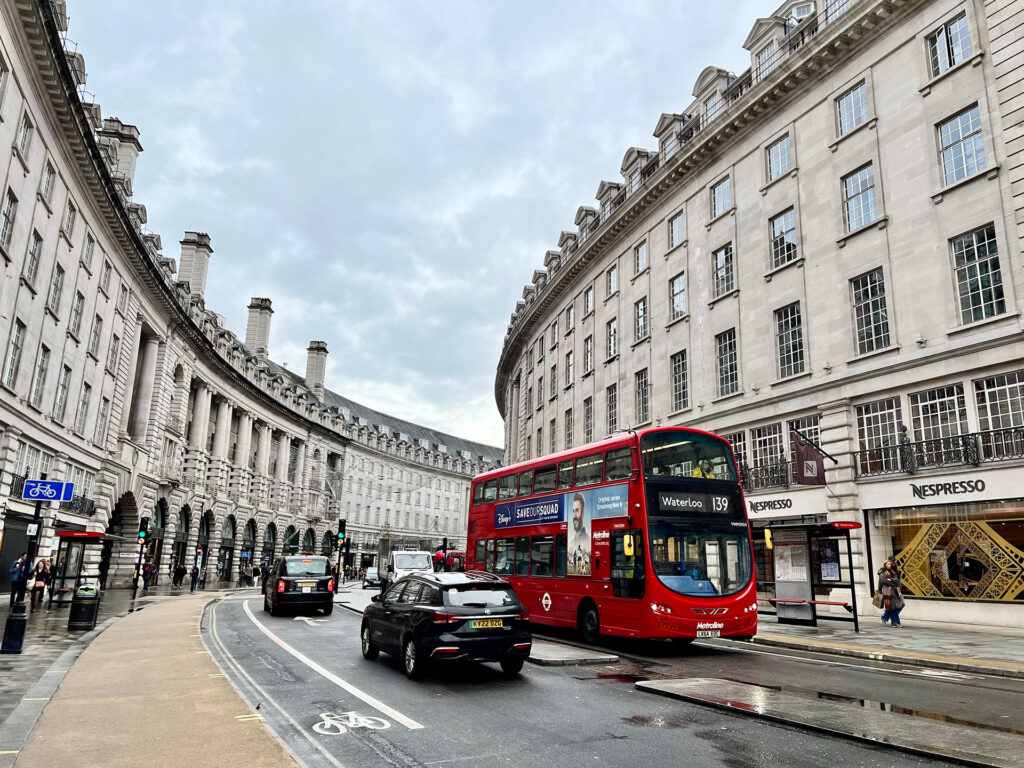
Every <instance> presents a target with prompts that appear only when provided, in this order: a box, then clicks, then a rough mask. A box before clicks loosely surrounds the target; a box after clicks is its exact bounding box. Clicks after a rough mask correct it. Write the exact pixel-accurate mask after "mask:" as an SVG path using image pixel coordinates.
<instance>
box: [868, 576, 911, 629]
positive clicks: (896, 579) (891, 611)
mask: <svg viewBox="0 0 1024 768" xmlns="http://www.w3.org/2000/svg"><path fill="white" fill-rule="evenodd" d="M878 591H879V592H880V593H881V595H882V604H881V606H878V607H880V608H883V609H884V612H883V613H882V623H883V624H885V625H886V626H887V627H890V626H891V627H892V628H893V629H899V628H900V627H902V626H903V625H902V624H901V623H900V611H902V610H903V605H904V603H903V592H902V591H901V589H900V574H899V571H898V570H896V563H895V562H894V561H893V560H891V559H890V560H886V561H885V562H884V563H882V567H881V568H880V569H879V570H878ZM875 599H876V601H877V599H878V594H877V593H876V595H875ZM876 605H877V602H876ZM890 622H891V623H890Z"/></svg>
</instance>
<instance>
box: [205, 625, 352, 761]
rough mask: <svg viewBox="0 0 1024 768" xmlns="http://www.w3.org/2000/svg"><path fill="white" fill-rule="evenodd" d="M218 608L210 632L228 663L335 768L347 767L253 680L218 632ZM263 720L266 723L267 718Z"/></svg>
mask: <svg viewBox="0 0 1024 768" xmlns="http://www.w3.org/2000/svg"><path fill="white" fill-rule="evenodd" d="M217 608H218V605H214V606H213V609H212V610H211V611H210V632H211V634H212V635H213V640H212V643H213V645H215V646H216V648H217V649H218V650H219V651H220V653H221V654H222V655H223V657H224V661H225V663H226V664H228V666H230V667H231V668H232V669H234V670H235V672H236V673H238V675H239V676H240V677H242V678H244V679H245V680H246V682H248V683H249V685H251V686H252V687H253V690H255V691H256V692H257V693H258V694H259V695H260V696H262V697H263V700H264V701H265V702H267V703H268V704H269V705H270V706H272V707H273V708H274V709H276V710H277V711H278V712H280V713H281V716H282V717H283V718H284V719H285V720H287V721H288V723H289V724H290V725H291V726H292V728H294V729H295V730H296V732H297V733H299V734H301V735H302V737H303V738H304V739H305V740H306V741H308V742H309V743H310V744H311V745H312V746H313V747H314V748H315V749H316V750H318V751H319V752H320V754H322V755H323V756H324V757H325V758H326V759H327V761H328V762H329V763H330V764H331V765H333V766H334V768H345V766H343V765H342V764H341V763H339V762H338V760H337V759H336V758H335V757H334V755H332V754H331V753H330V752H328V751H327V750H326V749H324V747H323V745H322V744H320V742H318V741H317V740H316V739H314V738H313V737H312V736H310V735H309V733H307V732H306V729H305V728H303V727H302V726H301V725H299V724H298V723H297V722H295V718H294V717H292V716H291V715H289V714H288V712H286V711H285V709H284V707H282V706H281V705H280V704H278V703H277V702H276V701H275V700H274V697H273V696H271V695H270V694H269V693H268V692H267V691H265V690H264V689H263V688H261V687H260V684H259V683H257V682H256V681H255V680H253V679H252V677H251V676H250V675H249V673H248V672H246V671H245V669H244V668H243V667H242V665H241V664H239V663H238V661H237V660H236V659H235V657H234V656H232V655H231V652H230V651H229V650H228V648H227V646H226V645H224V643H223V641H222V640H221V639H220V635H219V634H218V633H217ZM203 642H204V643H205V642H206V638H204V639H203ZM211 655H212V654H211ZM221 669H223V667H221ZM228 682H230V683H231V685H232V686H233V687H234V689H235V690H236V691H238V693H239V694H241V690H239V687H238V685H236V684H235V681H234V680H232V679H231V678H230V677H229V678H228ZM262 722H263V723H264V724H265V723H266V720H264V721H262ZM270 732H271V733H272V734H274V737H275V738H276V739H277V741H278V743H279V744H280V745H281V748H282V749H284V750H285V751H286V752H288V753H289V754H291V749H290V748H289V745H288V743H287V742H286V741H285V740H284V738H283V737H282V736H281V735H280V734H278V733H277V732H276V731H275V730H274V729H272V728H271V729H270ZM292 759H293V760H295V762H297V763H298V764H299V765H301V766H303V768H305V765H306V764H305V763H304V762H302V761H301V760H299V758H298V757H296V756H295V755H294V754H293V755H292Z"/></svg>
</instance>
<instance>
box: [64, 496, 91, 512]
mask: <svg viewBox="0 0 1024 768" xmlns="http://www.w3.org/2000/svg"><path fill="white" fill-rule="evenodd" d="M60 508H61V509H62V510H63V511H65V512H70V513H71V514H73V515H81V516H82V517H92V515H93V513H94V512H95V511H96V502H94V501H93V500H92V499H87V498H85V496H77V495H76V496H72V497H71V501H62V502H61V503H60Z"/></svg>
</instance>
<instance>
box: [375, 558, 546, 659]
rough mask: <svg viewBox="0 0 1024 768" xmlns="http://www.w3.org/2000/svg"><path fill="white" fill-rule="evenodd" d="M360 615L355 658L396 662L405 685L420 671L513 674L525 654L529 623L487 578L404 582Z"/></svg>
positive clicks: (506, 587)
mask: <svg viewBox="0 0 1024 768" xmlns="http://www.w3.org/2000/svg"><path fill="white" fill-rule="evenodd" d="M372 600H373V602H372V603H371V604H370V605H368V606H366V609H365V610H364V611H363V622H362V627H361V629H360V637H361V641H362V651H363V657H364V658H366V659H369V660H371V661H372V660H373V659H376V658H377V655H378V654H379V653H380V651H386V652H388V653H390V654H393V655H395V656H399V657H400V658H401V660H402V665H403V667H404V669H405V674H406V675H407V676H409V677H410V678H415V677H418V676H419V675H420V673H421V672H422V671H423V669H424V668H425V667H426V665H427V664H429V663H431V662H443V661H456V660H468V661H497V662H499V663H500V664H501V668H502V670H503V671H504V672H505V673H506V674H508V675H516V674H518V673H519V671H520V670H521V669H522V668H523V662H524V661H526V659H527V658H528V657H529V655H530V649H531V647H532V644H533V640H532V637H531V634H530V618H529V615H528V614H527V612H526V608H524V607H523V604H522V603H521V602H520V601H519V598H518V597H517V596H516V593H515V590H514V589H512V585H511V584H509V583H508V582H507V581H505V580H504V579H501V578H499V577H497V576H495V575H493V574H490V573H484V572H481V571H469V572H466V573H429V572H428V573H422V574H419V573H418V574H416V575H413V576H406V577H405V578H404V579H402V580H401V581H398V582H396V583H395V584H394V585H393V586H392V587H391V588H390V589H388V590H387V592H385V593H384V594H383V595H374V596H373V598H372Z"/></svg>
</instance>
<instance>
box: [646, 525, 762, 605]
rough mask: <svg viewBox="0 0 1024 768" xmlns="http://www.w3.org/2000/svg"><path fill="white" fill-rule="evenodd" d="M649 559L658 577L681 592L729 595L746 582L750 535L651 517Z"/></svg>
mask: <svg viewBox="0 0 1024 768" xmlns="http://www.w3.org/2000/svg"><path fill="white" fill-rule="evenodd" d="M650 537H651V562H652V564H653V566H654V573H655V576H657V578H658V581H660V582H661V583H662V584H664V585H665V586H666V587H668V588H669V589H671V590H672V591H673V592H678V593H679V594H681V595H691V596H695V597H698V596H700V597H711V596H715V595H730V594H732V593H734V592H738V591H739V590H740V589H742V588H743V587H745V586H746V585H747V584H749V583H750V577H751V567H750V539H748V538H747V532H746V530H740V529H736V530H735V531H727V530H717V531H715V530H708V531H700V530H695V529H694V526H692V525H688V524H685V523H683V522H682V521H679V522H671V521H668V520H666V519H664V518H660V519H657V518H655V519H652V520H651V525H650Z"/></svg>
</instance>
